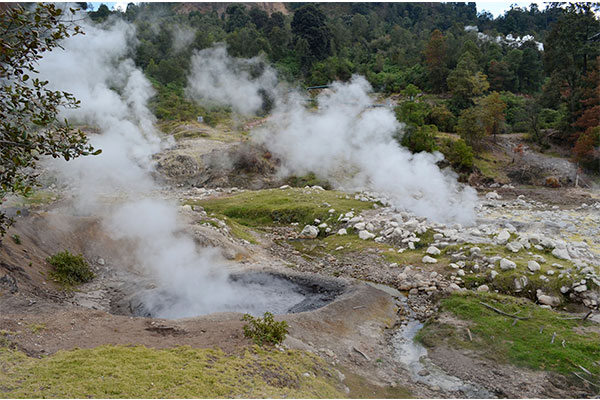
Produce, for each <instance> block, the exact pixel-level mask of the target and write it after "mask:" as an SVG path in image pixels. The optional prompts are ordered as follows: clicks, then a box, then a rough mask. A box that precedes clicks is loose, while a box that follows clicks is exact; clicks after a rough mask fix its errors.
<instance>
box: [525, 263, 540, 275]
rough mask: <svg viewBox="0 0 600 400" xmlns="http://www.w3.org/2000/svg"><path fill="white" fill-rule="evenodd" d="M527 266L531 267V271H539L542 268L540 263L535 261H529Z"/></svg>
mask: <svg viewBox="0 0 600 400" xmlns="http://www.w3.org/2000/svg"><path fill="white" fill-rule="evenodd" d="M527 268H529V270H530V271H531V272H535V271H539V270H540V269H541V267H540V264H538V263H537V262H535V261H528V262H527Z"/></svg>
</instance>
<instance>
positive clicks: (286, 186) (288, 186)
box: [279, 185, 290, 190]
mask: <svg viewBox="0 0 600 400" xmlns="http://www.w3.org/2000/svg"><path fill="white" fill-rule="evenodd" d="M289 188H290V185H283V186H279V189H281V190H285V189H289Z"/></svg>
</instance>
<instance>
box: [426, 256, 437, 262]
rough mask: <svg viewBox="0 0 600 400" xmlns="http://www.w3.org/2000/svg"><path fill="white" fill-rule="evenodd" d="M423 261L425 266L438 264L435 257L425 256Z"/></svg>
mask: <svg viewBox="0 0 600 400" xmlns="http://www.w3.org/2000/svg"><path fill="white" fill-rule="evenodd" d="M422 261H423V262H424V263H425V264H435V263H437V260H436V259H435V258H433V257H429V256H425V257H423V260H422Z"/></svg>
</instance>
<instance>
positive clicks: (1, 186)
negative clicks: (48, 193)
mask: <svg viewBox="0 0 600 400" xmlns="http://www.w3.org/2000/svg"><path fill="white" fill-rule="evenodd" d="M74 11H75V10H73V9H71V10H70V12H71V13H73V12H74ZM64 14H65V13H64V12H63V10H61V9H60V8H57V7H56V6H55V5H54V4H41V3H38V4H36V6H35V8H32V9H25V8H23V7H22V6H20V5H16V6H14V7H10V8H8V9H6V10H4V11H3V12H2V13H1V14H0V85H1V86H0V145H1V146H0V201H3V200H4V199H5V196H6V195H7V194H8V193H16V194H24V195H26V194H28V193H29V192H30V191H31V187H32V185H33V184H34V182H35V176H34V174H33V173H32V172H31V170H33V168H35V166H36V162H37V161H38V160H39V159H40V157H42V156H51V157H54V158H58V157H62V158H64V159H65V160H67V161H68V160H70V159H72V158H75V157H77V156H80V155H88V154H98V153H99V152H100V151H99V150H98V151H94V149H93V148H92V146H91V145H89V144H88V140H87V137H86V136H85V134H84V133H83V132H81V131H80V130H77V131H75V130H73V129H72V128H71V127H70V126H69V125H68V122H67V121H66V120H65V121H63V123H60V122H59V121H57V118H58V114H59V112H60V109H61V108H63V107H64V108H75V107H77V106H78V104H79V101H78V100H77V99H75V97H73V96H72V95H71V94H69V93H66V92H63V91H53V90H50V89H48V88H47V85H48V81H43V80H40V79H39V78H36V77H35V74H36V73H37V71H36V69H35V66H36V62H37V61H39V60H40V59H41V58H42V56H43V53H45V52H47V51H51V50H52V49H53V48H55V47H59V46H60V40H62V39H64V38H67V37H69V36H71V35H77V34H82V33H83V32H82V31H81V30H80V28H79V27H78V26H77V25H74V24H72V23H70V22H68V21H66V20H65V18H66V16H65V15H64ZM10 222H11V221H10V220H9V219H8V218H7V217H6V215H5V214H4V213H0V234H1V235H4V234H5V233H6V228H7V227H8V226H9V225H10Z"/></svg>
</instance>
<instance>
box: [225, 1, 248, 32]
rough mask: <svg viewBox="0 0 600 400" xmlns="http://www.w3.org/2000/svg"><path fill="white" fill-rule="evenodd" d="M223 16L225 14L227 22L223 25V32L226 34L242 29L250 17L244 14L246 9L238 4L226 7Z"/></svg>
mask: <svg viewBox="0 0 600 400" xmlns="http://www.w3.org/2000/svg"><path fill="white" fill-rule="evenodd" d="M225 14H227V22H226V24H225V30H226V31H227V32H233V31H235V30H236V29H240V28H243V27H245V26H246V25H247V24H248V22H250V16H248V13H247V12H246V7H244V6H243V5H241V4H238V3H233V4H230V5H229V6H227V9H226V10H225Z"/></svg>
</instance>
